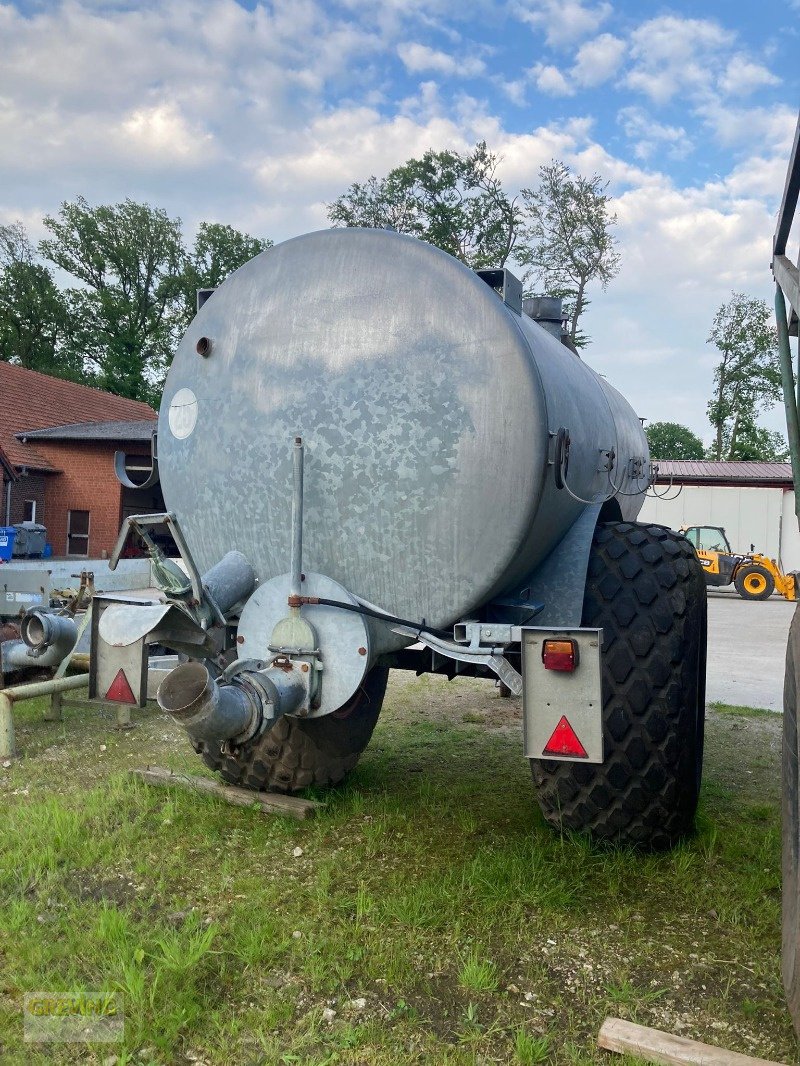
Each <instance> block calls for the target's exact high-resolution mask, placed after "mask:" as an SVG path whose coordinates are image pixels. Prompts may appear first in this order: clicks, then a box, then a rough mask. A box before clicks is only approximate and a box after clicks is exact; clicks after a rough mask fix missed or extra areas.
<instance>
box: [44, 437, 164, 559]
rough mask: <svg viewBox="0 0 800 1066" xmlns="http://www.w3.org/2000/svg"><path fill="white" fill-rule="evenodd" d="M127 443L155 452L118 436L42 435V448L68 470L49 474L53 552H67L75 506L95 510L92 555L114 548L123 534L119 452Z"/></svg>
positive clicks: (47, 493)
mask: <svg viewBox="0 0 800 1066" xmlns="http://www.w3.org/2000/svg"><path fill="white" fill-rule="evenodd" d="M122 448H125V451H126V452H128V454H138V453H139V452H141V454H143V455H149V449H146V448H145V449H141V448H140V447H138V446H132V445H128V446H127V447H125V446H124V445H121V444H117V443H115V442H114V441H46V440H37V441H36V450H37V451H38V452H40V453H41V454H42V455H44V456H45V457H46V458H47V459H48V460H49V462H51V463H52V464H53V466H55V467H57V468H58V469H59V470H60V471H62V473H60V474H54V475H50V476H49V477H47V479H46V489H45V514H46V515H47V518H46V520H45V525H46V526H47V539H48V541H49V543H50V544H52V546H53V555H57V556H60V555H66V554H67V513H68V512H69V511H70V510H73V511H88V512H89V516H90V517H89V556H90V557H93V558H101V557H102V556H103V553H104V552H105V553H106V554H109V553H110V552H111V549H112V548H113V547H114V544H115V542H116V540H117V536H118V535H119V527H120V523H121V506H122V486H121V485H120V483H119V482H118V481H117V478H116V475H115V473H114V453H115V452H116V451H118V450H121V449H122ZM37 518H38V515H37Z"/></svg>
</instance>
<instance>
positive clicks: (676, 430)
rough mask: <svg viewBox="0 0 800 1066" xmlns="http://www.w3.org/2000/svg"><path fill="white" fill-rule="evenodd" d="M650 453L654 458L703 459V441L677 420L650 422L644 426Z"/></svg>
mask: <svg viewBox="0 0 800 1066" xmlns="http://www.w3.org/2000/svg"><path fill="white" fill-rule="evenodd" d="M645 434H646V435H647V443H648V444H649V445H650V455H651V456H652V457H653V458H654V459H703V458H705V449H704V448H703V442H702V441H701V440H700V438H699V437H698V436H696V435H695V434H694V433H692V431H691V430H690V429H689V427H688V426H682V425H680V423H679V422H651V423H650V425H649V426H646V427H645Z"/></svg>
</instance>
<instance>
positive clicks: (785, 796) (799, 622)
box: [771, 116, 800, 1034]
mask: <svg viewBox="0 0 800 1066" xmlns="http://www.w3.org/2000/svg"><path fill="white" fill-rule="evenodd" d="M798 197H800V116H798V120H797V128H796V130H795V135H794V143H793V145H792V153H791V156H790V159H789V166H788V169H787V172H786V183H785V185H784V190H783V199H782V201H781V206H780V210H779V211H778V221H777V225H776V227H775V235H774V237H773V243H772V264H771V266H772V274H773V276H774V278H775V320H776V323H777V328H778V354H779V358H780V368H781V384H782V386H783V403H784V408H785V412H786V430H787V438H788V442H789V454H790V456H791V461H792V478H793V480H794V485H795V515H796V516H797V519H798V526H799V527H800V503H798V498H797V491H796V490H797V486H798V485H800V421H798V407H799V406H800V341H799V342H798V354H797V358H796V361H793V359H792V350H791V345H790V340H789V338H790V337H797V336H798V334H799V332H800V331H799V330H798V322H799V321H800V270H799V269H798V265H800V259H799V260H798V263H795V262H793V261H792V260H791V259H790V258H789V256H787V254H786V246H787V244H788V241H789V235H790V233H791V229H792V224H793V222H794V219H795V214H796V211H797V202H798ZM787 304H788V307H787ZM799 653H800V611H795V614H794V618H793V620H792V625H791V628H790V630H789V640H788V647H787V654H786V675H785V683H784V699H783V756H782V763H783V765H782V788H781V793H782V796H781V806H782V815H783V817H782V822H783V857H782V875H783V877H782V880H783V888H782V923H781V924H782V937H781V947H782V951H781V954H782V960H781V962H782V965H781V969H782V971H783V985H784V989H785V992H786V999H787V1003H788V1006H789V1013H790V1014H791V1016H792V1021H793V1022H794V1027H795V1030H796V1031H797V1033H798V1034H800V768H799V767H798V757H799V756H800V752H799V751H798V748H799V745H798V698H797V697H798V692H799V691H800V654H799Z"/></svg>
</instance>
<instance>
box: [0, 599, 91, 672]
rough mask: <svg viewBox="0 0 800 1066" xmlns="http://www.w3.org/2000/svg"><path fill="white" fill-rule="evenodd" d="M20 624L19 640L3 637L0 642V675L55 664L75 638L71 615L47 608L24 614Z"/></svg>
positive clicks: (62, 657) (65, 655)
mask: <svg viewBox="0 0 800 1066" xmlns="http://www.w3.org/2000/svg"><path fill="white" fill-rule="evenodd" d="M20 628H21V632H22V639H21V640H5V641H3V642H2V643H1V644H0V676H1V675H2V674H9V673H11V671H12V670H30V669H33V668H34V667H37V668H41V669H47V668H49V667H51V666H58V665H59V663H61V662H62V661H63V660H64V659H65V658H66V657H67V656H68V655H69V653H70V652H71V651H72V649H73V648H74V647H75V644H76V643H77V640H78V627H77V625H76V623H75V619H74V618H69V617H67V616H66V615H57V614H49V613H48V612H47V611H34V612H32V613H31V614H28V615H26V616H25V617H24V618H23V620H22V625H21V627H20Z"/></svg>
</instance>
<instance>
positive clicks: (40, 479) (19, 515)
mask: <svg viewBox="0 0 800 1066" xmlns="http://www.w3.org/2000/svg"><path fill="white" fill-rule="evenodd" d="M46 492H47V475H41V474H28V476H27V477H21V478H19V480H18V481H13V482H12V483H11V517H10V520H9V523H8V524H9V525H11V526H13V525H16V524H17V522H23V521H24V520H25V501H26V500H36V521H37V522H41V523H42V524H43V525H44V524H46V523H47V511H46V510H45V496H46ZM5 524H6V498H5V496H4V497H3V504H2V510H0V526H4V525H5Z"/></svg>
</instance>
